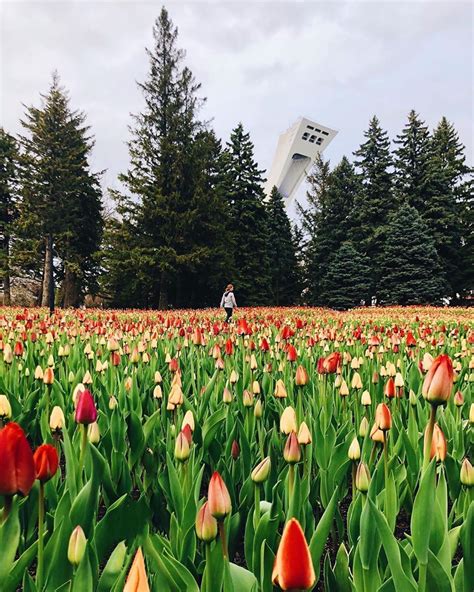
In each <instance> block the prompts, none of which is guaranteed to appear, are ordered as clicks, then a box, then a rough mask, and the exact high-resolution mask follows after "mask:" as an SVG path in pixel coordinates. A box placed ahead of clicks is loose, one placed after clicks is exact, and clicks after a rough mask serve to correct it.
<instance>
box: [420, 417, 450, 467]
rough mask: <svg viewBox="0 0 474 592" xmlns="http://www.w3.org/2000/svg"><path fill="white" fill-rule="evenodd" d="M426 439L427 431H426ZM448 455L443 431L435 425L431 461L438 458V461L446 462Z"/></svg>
mask: <svg viewBox="0 0 474 592" xmlns="http://www.w3.org/2000/svg"><path fill="white" fill-rule="evenodd" d="M425 438H426V430H425ZM446 453H447V444H446V438H445V436H444V434H443V430H442V429H441V428H440V427H439V425H438V424H437V423H435V425H434V428H433V438H432V439H431V450H430V460H432V459H433V458H434V457H435V456H436V460H437V461H444V459H445V458H446Z"/></svg>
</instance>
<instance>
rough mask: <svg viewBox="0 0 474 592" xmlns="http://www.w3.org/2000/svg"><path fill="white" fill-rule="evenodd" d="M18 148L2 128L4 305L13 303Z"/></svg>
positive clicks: (0, 199) (0, 202) (1, 273)
mask: <svg viewBox="0 0 474 592" xmlns="http://www.w3.org/2000/svg"><path fill="white" fill-rule="evenodd" d="M17 168H18V148H17V143H16V140H15V138H14V137H13V136H11V135H10V134H9V133H7V132H6V131H5V130H4V129H3V128H2V127H0V279H1V280H2V282H3V304H5V305H9V304H10V303H11V294H10V275H11V257H10V247H11V238H12V226H13V223H14V220H15V218H16V211H17V210H16V208H17V204H16V201H17V190H18V187H17Z"/></svg>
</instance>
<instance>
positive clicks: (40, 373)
mask: <svg viewBox="0 0 474 592" xmlns="http://www.w3.org/2000/svg"><path fill="white" fill-rule="evenodd" d="M35 380H43V368H41V366H36V368H35Z"/></svg>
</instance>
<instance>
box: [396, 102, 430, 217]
mask: <svg viewBox="0 0 474 592" xmlns="http://www.w3.org/2000/svg"><path fill="white" fill-rule="evenodd" d="M395 144H396V145H398V146H399V147H398V148H397V149H396V150H395V161H394V165H395V184H396V193H397V197H398V200H399V202H400V203H401V202H402V201H406V202H407V203H408V204H409V205H411V206H413V207H414V208H416V209H417V210H418V212H419V213H420V214H422V212H423V211H424V210H425V207H426V202H427V200H428V199H429V198H430V197H431V157H432V143H431V138H430V133H429V131H428V127H427V126H426V125H425V122H424V121H422V120H421V119H420V117H419V115H418V114H417V113H416V112H415V111H413V110H412V111H410V113H409V115H408V122H407V124H406V126H405V128H404V129H403V131H402V133H401V134H400V135H398V136H397V139H396V140H395Z"/></svg>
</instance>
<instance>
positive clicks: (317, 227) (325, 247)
mask: <svg viewBox="0 0 474 592" xmlns="http://www.w3.org/2000/svg"><path fill="white" fill-rule="evenodd" d="M308 181H309V183H310V188H311V189H310V191H309V192H308V203H309V207H308V208H307V209H306V210H302V209H301V208H300V213H302V216H303V227H304V229H305V230H306V232H307V234H308V237H309V238H308V242H307V246H306V249H305V256H306V286H307V300H308V301H309V302H310V303H311V304H317V305H324V304H326V301H325V299H324V298H323V296H322V280H323V278H324V277H325V275H326V273H327V270H328V265H329V261H330V259H331V257H332V256H333V255H334V253H335V252H336V251H338V249H339V248H340V246H341V245H342V243H343V242H345V241H346V240H347V237H348V233H349V232H350V230H351V228H352V225H353V220H352V212H353V208H354V202H355V200H356V199H357V196H358V194H359V193H360V182H359V179H358V177H357V175H356V173H355V171H354V167H353V166H352V164H351V163H350V162H349V161H348V159H347V158H346V157H343V158H342V160H341V162H340V163H339V164H338V165H337V166H336V167H335V168H334V170H333V171H332V172H329V164H328V163H325V162H324V161H323V160H322V159H321V158H320V157H319V158H318V159H317V160H316V163H315V166H314V168H313V171H312V174H311V175H310V176H309V178H308Z"/></svg>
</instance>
